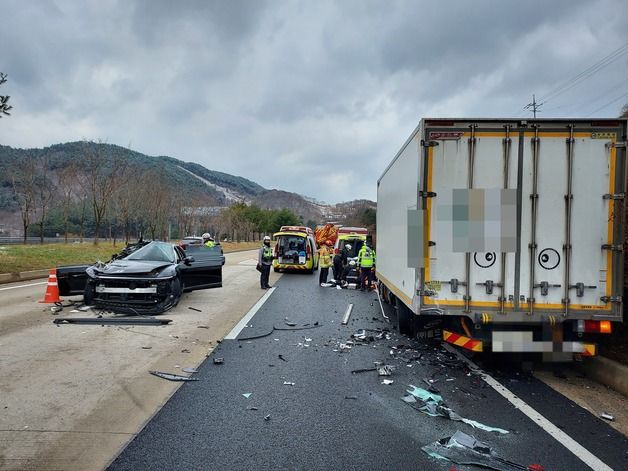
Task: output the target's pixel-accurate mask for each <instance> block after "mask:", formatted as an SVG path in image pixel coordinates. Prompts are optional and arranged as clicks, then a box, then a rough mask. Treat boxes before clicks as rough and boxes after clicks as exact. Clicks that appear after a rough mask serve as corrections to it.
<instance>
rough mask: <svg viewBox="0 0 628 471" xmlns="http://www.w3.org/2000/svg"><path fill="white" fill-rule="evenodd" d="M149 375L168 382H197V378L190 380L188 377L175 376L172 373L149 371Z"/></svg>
mask: <svg viewBox="0 0 628 471" xmlns="http://www.w3.org/2000/svg"><path fill="white" fill-rule="evenodd" d="M149 373H150V374H152V375H154V376H157V377H158V378H163V379H167V380H169V381H198V378H191V377H189V376H181V375H175V374H172V373H164V372H162V371H149Z"/></svg>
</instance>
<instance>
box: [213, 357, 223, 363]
mask: <svg viewBox="0 0 628 471" xmlns="http://www.w3.org/2000/svg"><path fill="white" fill-rule="evenodd" d="M224 362H225V359H224V358H223V357H214V365H222V364H223V363H224Z"/></svg>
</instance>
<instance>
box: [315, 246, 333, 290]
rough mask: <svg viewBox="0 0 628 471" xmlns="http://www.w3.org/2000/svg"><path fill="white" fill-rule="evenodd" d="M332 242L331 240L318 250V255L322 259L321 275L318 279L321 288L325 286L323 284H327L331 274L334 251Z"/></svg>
mask: <svg viewBox="0 0 628 471" xmlns="http://www.w3.org/2000/svg"><path fill="white" fill-rule="evenodd" d="M332 246H333V244H332V242H331V240H326V241H325V244H324V245H323V246H322V247H321V248H320V249H318V254H319V257H320V266H321V273H320V275H319V277H318V282H319V283H320V285H321V286H323V283H327V275H328V274H329V267H331V266H332V254H333V249H332Z"/></svg>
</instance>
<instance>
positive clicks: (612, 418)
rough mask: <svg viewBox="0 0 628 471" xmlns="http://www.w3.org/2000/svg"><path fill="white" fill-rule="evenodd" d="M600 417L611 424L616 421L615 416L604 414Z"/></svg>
mask: <svg viewBox="0 0 628 471" xmlns="http://www.w3.org/2000/svg"><path fill="white" fill-rule="evenodd" d="M600 417H602V418H603V419H604V420H608V421H609V422H613V421H614V420H615V417H614V416H612V415H611V414H608V413H606V412H603V413H602V414H600Z"/></svg>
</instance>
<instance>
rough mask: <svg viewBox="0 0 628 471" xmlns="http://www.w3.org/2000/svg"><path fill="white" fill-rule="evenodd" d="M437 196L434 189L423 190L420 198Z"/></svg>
mask: <svg viewBox="0 0 628 471" xmlns="http://www.w3.org/2000/svg"><path fill="white" fill-rule="evenodd" d="M435 197H436V193H434V192H433V191H423V190H420V191H419V198H435Z"/></svg>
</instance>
